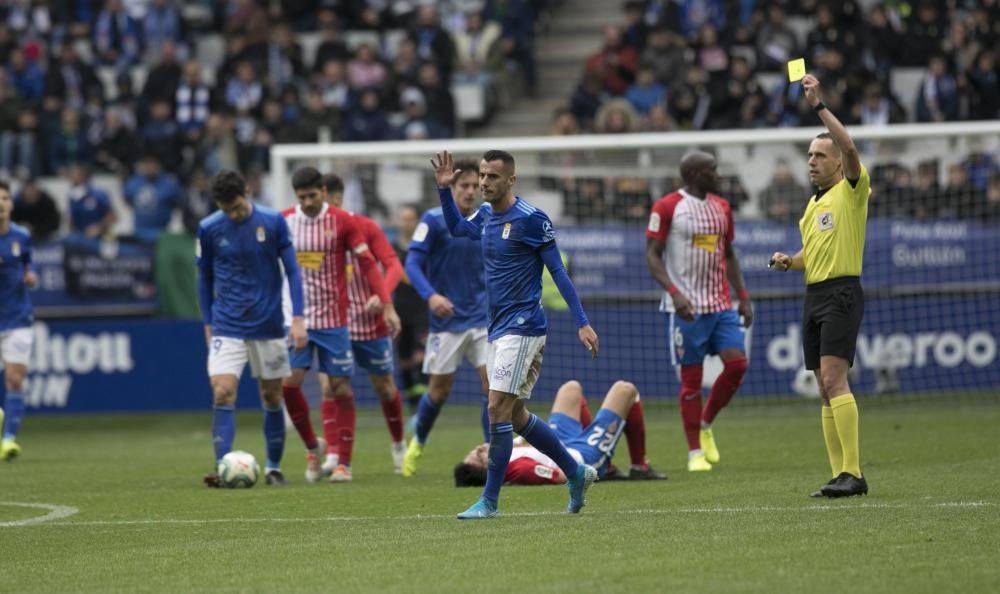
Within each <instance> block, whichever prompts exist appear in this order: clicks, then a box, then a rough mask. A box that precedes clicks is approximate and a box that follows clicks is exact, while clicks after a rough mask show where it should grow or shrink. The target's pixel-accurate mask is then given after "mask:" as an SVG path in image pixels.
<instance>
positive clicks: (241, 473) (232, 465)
mask: <svg viewBox="0 0 1000 594" xmlns="http://www.w3.org/2000/svg"><path fill="white" fill-rule="evenodd" d="M218 473H219V480H220V481H222V484H223V485H224V486H226V487H228V488H230V489H238V488H250V487H252V486H254V485H255V484H256V483H257V478H258V477H259V476H260V465H258V464H257V460H256V458H254V457H253V454H250V453H248V452H244V451H242V450H234V451H232V452H229V453H228V454H226V455H225V456H223V457H222V461H221V462H219V468H218Z"/></svg>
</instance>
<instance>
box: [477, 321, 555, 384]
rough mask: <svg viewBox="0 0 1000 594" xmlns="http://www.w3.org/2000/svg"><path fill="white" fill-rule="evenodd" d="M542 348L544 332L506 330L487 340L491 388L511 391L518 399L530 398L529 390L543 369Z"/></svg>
mask: <svg viewBox="0 0 1000 594" xmlns="http://www.w3.org/2000/svg"><path fill="white" fill-rule="evenodd" d="M544 350H545V337H544V336H514V335H510V334H508V335H507V336H501V337H500V338H498V339H496V340H494V341H493V342H491V343H489V346H488V347H487V348H486V372H487V374H488V375H489V378H490V389H491V390H496V391H498V392H506V393H507V394H513V395H514V396H515V397H517V398H519V399H527V398H531V390H532V389H533V388H534V387H535V382H537V381H538V374H539V373H541V371H542V352H543V351H544Z"/></svg>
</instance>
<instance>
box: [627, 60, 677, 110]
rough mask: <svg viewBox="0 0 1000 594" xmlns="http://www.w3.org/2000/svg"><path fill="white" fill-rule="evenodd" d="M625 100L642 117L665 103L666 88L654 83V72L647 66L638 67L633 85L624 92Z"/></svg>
mask: <svg viewBox="0 0 1000 594" xmlns="http://www.w3.org/2000/svg"><path fill="white" fill-rule="evenodd" d="M625 98H626V99H628V102H629V103H631V104H632V107H634V108H635V110H636V111H638V112H639V113H640V114H642V115H643V116H646V115H648V114H649V110H651V109H653V107H655V106H657V105H661V104H665V103H666V102H667V88H666V87H664V86H663V85H661V84H660V83H658V82H656V71H655V70H654V69H653V67H652V66H650V65H649V64H643V65H642V66H640V67H639V72H638V74H637V75H636V80H635V83H633V84H632V85H631V86H629V88H628V89H627V90H626V91H625Z"/></svg>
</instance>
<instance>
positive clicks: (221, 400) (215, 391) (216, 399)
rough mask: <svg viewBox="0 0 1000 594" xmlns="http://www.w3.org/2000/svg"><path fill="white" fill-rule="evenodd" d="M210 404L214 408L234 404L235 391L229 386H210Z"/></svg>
mask: <svg viewBox="0 0 1000 594" xmlns="http://www.w3.org/2000/svg"><path fill="white" fill-rule="evenodd" d="M212 404H213V405H215V406H232V405H234V404H236V390H234V389H232V388H231V387H229V386H221V385H218V386H212Z"/></svg>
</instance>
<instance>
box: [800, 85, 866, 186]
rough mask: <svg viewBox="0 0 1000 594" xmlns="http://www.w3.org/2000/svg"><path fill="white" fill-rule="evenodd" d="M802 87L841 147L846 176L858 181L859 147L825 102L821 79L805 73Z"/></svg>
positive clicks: (859, 168)
mask: <svg viewBox="0 0 1000 594" xmlns="http://www.w3.org/2000/svg"><path fill="white" fill-rule="evenodd" d="M802 88H803V89H804V90H805V97H806V101H808V102H809V105H810V106H811V107H812V108H813V111H815V112H816V113H817V114H818V115H819V119H820V120H822V121H823V125H824V126H826V129H827V130H829V131H830V136H831V137H832V139H833V143H834V144H835V145H837V148H838V149H840V154H841V160H842V162H843V167H844V177H846V178H847V179H848V180H849V181H851V182H857V181H858V178H859V177H861V158H860V157H859V156H858V149H857V147H855V146H854V141H853V140H851V135H850V134H848V133H847V128H845V127H844V124H842V123H841V122H840V120H838V119H837V116H835V115H833V112H832V111H830V110H829V108H827V106H826V104H825V103H823V97H822V96H821V94H820V90H819V79H818V78H816V77H815V76H813V75H811V74H807V75H805V77H804V78H803V79H802ZM852 185H853V184H852Z"/></svg>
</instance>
